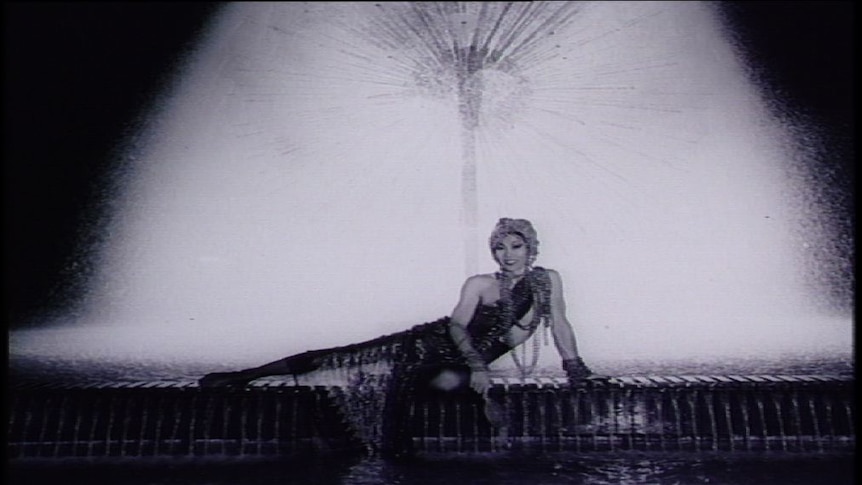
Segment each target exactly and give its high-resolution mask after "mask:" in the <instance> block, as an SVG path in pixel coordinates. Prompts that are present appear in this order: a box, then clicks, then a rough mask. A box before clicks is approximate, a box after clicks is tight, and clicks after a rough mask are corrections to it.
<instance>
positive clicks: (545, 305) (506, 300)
mask: <svg viewBox="0 0 862 485" xmlns="http://www.w3.org/2000/svg"><path fill="white" fill-rule="evenodd" d="M494 276H495V277H496V279H497V282H498V283H499V285H500V303H501V305H502V306H501V308H500V312H501V314H500V318H502V319H503V322H505V328H511V327H512V326H513V325H516V326H518V328H521V329H523V330H526V331H528V332H529V333H530V337H528V338H532V340H533V348H532V350H533V352H532V358H531V359H530V364H529V365H526V364H525V363H526V361H527V345H526V343H525V344H522V345H521V354H522V355H521V357H520V358H519V357H518V353H517V349H515V348H513V349H512V350H511V351H510V352H509V354H510V355H511V356H512V360H513V361H514V362H515V367H517V368H518V371H519V372H520V373H521V377H522V378H524V377H527V376H528V375H529V374H531V373H532V372H533V370H535V368H536V365H537V364H538V363H539V349H540V346H539V339H538V338H536V337H535V335H534V332H535V331H536V329H537V328H538V327H539V324H540V323H542V322H544V327H543V335H544V342H545V345H548V327H549V326H550V324H551V306H550V301H551V280H550V278H549V277H548V273H547V271H546V270H545V269H544V268H540V267H537V268H527V271H526V272H525V273H524V275H523V278H525V279H527V284H528V285H529V288H530V289H529V291H531V292H532V293H533V307H534V310H533V318H532V319H530V322H529V323H527V324H526V325H524V324H522V323H521V322H520V321H519V320H518V319H517V318H515V314H514V309H513V308H512V288H513V287H514V284H513V282H512V280H513V279H514V275H512V274H511V273H508V272H505V271H499V272H497V273H495V275H494Z"/></svg>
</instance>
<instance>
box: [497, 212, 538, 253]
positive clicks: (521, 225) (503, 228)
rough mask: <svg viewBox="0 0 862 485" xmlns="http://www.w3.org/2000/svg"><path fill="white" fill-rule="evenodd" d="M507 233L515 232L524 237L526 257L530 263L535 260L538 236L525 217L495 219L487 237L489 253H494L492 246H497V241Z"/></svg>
mask: <svg viewBox="0 0 862 485" xmlns="http://www.w3.org/2000/svg"><path fill="white" fill-rule="evenodd" d="M509 234H516V235H518V236H521V237H522V238H523V239H524V242H526V243H527V257H528V259H529V262H530V264H532V263H533V262H534V261H535V260H536V256H538V255H539V236H538V234H536V229H534V228H533V224H531V223H530V221H528V220H526V219H510V218H508V217H504V218H502V219H500V220H499V221H497V225H496V226H495V227H494V232H492V233H491V237H490V238H489V239H488V244H489V245H490V247H491V254H494V248H495V247H496V246H497V243H499V242H500V240H502V239H503V238H504V237H506V236H508V235H509Z"/></svg>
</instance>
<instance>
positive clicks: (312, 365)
mask: <svg viewBox="0 0 862 485" xmlns="http://www.w3.org/2000/svg"><path fill="white" fill-rule="evenodd" d="M527 276H529V277H524V278H522V279H521V280H519V281H518V282H517V283H516V284H515V285H514V286H513V288H512V289H511V291H510V292H509V293H508V294H507V298H501V300H500V301H498V302H496V303H494V304H479V305H477V308H476V310H475V312H474V314H473V317H472V318H471V319H470V322H469V323H468V325H467V333H468V335H469V336H470V339H471V343H472V346H473V348H474V349H475V350H476V351H477V352H478V353H479V354H480V355H481V357H482V359H483V360H484V361H485V362H486V363H489V364H490V363H491V362H493V361H495V360H496V359H498V358H499V357H500V356H502V355H504V354H505V353H507V352H508V351H509V350H511V347H510V345H509V343H508V334H509V331H510V330H511V328H512V326H513V325H514V324H516V322H518V321H519V320H520V319H521V318H523V317H524V315H526V314H527V312H528V311H529V310H530V308H532V307H534V306H536V307H537V309H538V311H537V312H535V314H536V315H540V314H541V315H547V313H548V308H549V306H548V305H549V304H548V301H547V300H548V297H547V295H548V291H547V290H545V291H540V290H541V289H542V288H545V289H547V288H549V283H548V280H547V278H548V277H547V273H546V271H545V270H544V269H542V268H534V269H532V270H531V272H530V273H529V274H528V275H527ZM534 303H535V305H534ZM451 324H452V321H451V319H450V318H449V317H443V318H440V319H438V320H435V321H433V322H429V323H424V324H421V325H416V326H414V327H412V328H411V329H409V330H406V331H402V332H398V333H394V334H390V335H384V336H382V337H378V338H376V339H373V340H369V341H366V342H362V343H357V344H352V345H347V346H342V347H335V348H331V349H324V350H317V351H311V352H306V353H303V354H298V355H296V356H294V357H291V358H288V359H287V361H286V362H287V364H288V366H289V367H290V368H291V369H292V370H293V371H294V372H293V373H296V374H300V373H306V372H312V371H317V370H326V369H338V370H339V371H340V372H342V373H345V372H346V373H347V374H348V375H349V376H348V379H347V384H346V385H342V386H339V387H338V388H337V389H334V390H333V393H334V396H333V397H334V398H335V399H336V402H337V403H338V404H339V405H341V406H342V408H343V414H344V415H345V416H346V417H347V418H348V420H350V421H351V422H353V426H352V427H353V428H354V429H353V432H354V434H355V435H356V437H357V438H358V439H359V440H361V441H362V442H364V443H365V445H366V446H367V447H368V448H369V449H373V450H376V451H383V452H384V453H385V452H393V451H396V452H397V451H399V450H403V449H404V448H405V447H409V438H410V437H409V433H408V429H407V428H408V426H409V423H407V422H406V416H405V409H407V407H408V406H407V405H408V403H409V401H410V400H411V399H414V398H415V397H416V395H417V394H418V393H423V392H430V389H429V386H428V383H429V381H430V379H432V378H434V377H435V376H437V375H438V374H439V373H440V371H442V370H444V369H448V370H451V371H454V372H456V373H458V374H460V375H461V376H462V377H463V379H462V384H463V385H462V390H463V389H466V384H467V383H468V379H466V377H468V376H469V367H468V365H467V361H466V359H465V358H464V356H463V355H462V353H461V351H460V350H459V349H458V347H457V346H456V345H455V342H454V341H453V340H452V337H451V336H450V333H449V326H450V325H451ZM534 329H535V326H534V327H533V330H534ZM381 363H383V364H384V366H385V372H377V373H374V372H369V371H368V370H367V369H369V368H376V369H380V365H381Z"/></svg>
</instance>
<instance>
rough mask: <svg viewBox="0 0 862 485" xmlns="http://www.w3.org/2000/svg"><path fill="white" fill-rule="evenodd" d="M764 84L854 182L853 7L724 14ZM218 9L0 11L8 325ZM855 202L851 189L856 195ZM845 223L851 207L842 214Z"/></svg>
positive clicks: (66, 244) (58, 267)
mask: <svg viewBox="0 0 862 485" xmlns="http://www.w3.org/2000/svg"><path fill="white" fill-rule="evenodd" d="M722 3H723V5H724V6H725V8H724V11H725V12H726V13H727V16H728V17H727V18H728V19H729V21H730V22H731V24H732V26H733V29H734V31H736V32H737V33H738V35H739V40H740V41H741V42H742V45H743V46H744V48H745V49H746V51H747V52H748V54H749V55H750V56H751V58H752V59H753V60H754V61H756V65H757V66H758V72H759V75H760V76H761V77H762V78H764V79H765V80H766V81H768V82H769V86H770V88H771V89H774V90H775V92H776V93H779V94H780V96H781V97H782V98H783V99H784V100H785V101H787V102H789V103H790V105H791V106H792V107H793V108H794V109H795V110H798V111H799V112H800V113H804V114H805V116H807V117H809V118H810V119H811V120H814V121H815V122H816V123H817V124H818V125H819V126H822V127H823V128H824V129H825V130H826V133H827V136H828V137H829V139H830V140H831V143H833V144H834V146H835V147H836V151H837V152H838V153H840V154H841V155H840V156H839V157H837V158H835V159H831V160H830V161H827V162H824V163H831V164H833V166H832V167H831V168H832V169H834V170H837V172H836V173H838V174H839V177H843V178H850V177H852V162H851V160H852V135H853V133H854V130H853V124H854V116H855V99H854V97H855V93H854V90H853V84H854V83H853V61H854V55H853V54H854V49H853V47H854V45H855V43H854V32H853V27H854V26H855V12H854V8H853V6H852V2H829V1H811V2H780V1H778V2H776V1H769V2H722ZM217 7H218V4H215V3H183V2H129V3H123V2H92V3H90V2H73V3H63V2H59V3H54V2H52V3H45V2H7V3H4V6H3V10H4V19H3V23H4V68H3V86H4V90H3V101H4V102H3V110H4V135H5V136H4V153H3V165H4V169H3V172H4V173H3V175H4V179H3V192H4V194H3V195H4V220H3V238H4V248H3V253H4V257H3V264H4V267H3V273H4V288H3V292H4V295H3V296H4V303H5V316H6V321H7V324H13V325H17V324H18V323H19V322H21V321H24V320H25V319H26V317H28V316H30V315H32V314H33V313H34V312H37V311H40V310H44V309H46V308H50V307H51V306H52V305H60V304H62V302H63V300H64V299H65V298H67V297H69V296H70V294H68V293H64V292H63V291H59V290H62V289H64V288H65V289H66V290H69V289H74V288H73V287H70V286H69V285H68V281H69V280H67V279H66V278H67V277H68V276H70V275H74V273H75V271H76V270H75V269H73V268H72V266H70V265H71V263H72V262H73V261H75V260H77V259H80V254H77V253H76V251H75V249H76V246H77V245H78V243H79V242H80V241H81V240H82V238H83V237H86V234H85V233H86V231H85V230H84V229H86V221H88V220H92V219H93V217H94V216H93V214H94V211H96V212H98V209H99V201H100V200H101V198H100V195H99V194H100V192H101V191H102V190H103V189H104V184H105V182H106V180H105V177H104V174H105V173H106V170H107V169H108V168H110V166H111V160H112V159H113V155H114V154H113V152H112V150H115V149H117V148H118V144H119V143H120V142H121V140H122V139H123V137H124V136H126V135H129V134H131V133H132V132H133V131H134V129H135V127H136V122H137V120H138V119H139V118H140V116H141V115H142V113H143V111H144V110H145V109H146V108H147V106H148V105H149V103H150V102H151V101H152V99H153V97H154V96H155V95H156V94H158V93H159V90H160V89H159V88H160V87H161V86H162V85H163V83H164V81H165V79H167V76H168V75H169V74H170V72H171V71H172V68H173V67H174V66H175V65H176V63H177V62H178V60H179V58H180V56H181V54H182V52H184V51H185V50H186V49H188V48H189V47H190V46H191V45H192V44H191V43H192V42H193V41H194V40H195V38H196V35H197V34H199V33H200V29H201V28H202V27H203V26H204V25H205V22H206V20H207V18H209V16H210V15H212V13H213V12H214V11H216V9H217ZM848 187H849V188H848V189H847V190H851V191H852V184H848ZM846 210H847V211H850V210H851V209H850V208H849V207H848V208H847V209H846Z"/></svg>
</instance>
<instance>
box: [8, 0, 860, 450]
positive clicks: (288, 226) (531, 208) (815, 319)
mask: <svg viewBox="0 0 862 485" xmlns="http://www.w3.org/2000/svg"><path fill="white" fill-rule="evenodd" d="M794 129H798V127H788V126H786V125H785V124H783V121H782V120H780V119H778V118H777V117H776V116H775V115H774V113H772V112H770V110H769V103H768V102H767V100H765V99H764V98H763V96H762V94H761V93H760V92H759V91H758V89H757V86H756V85H754V84H753V83H752V82H751V80H750V79H749V78H748V77H747V72H746V66H745V65H744V64H743V63H742V62H741V61H740V60H739V58H738V56H737V53H736V51H735V50H734V46H733V44H732V42H730V41H729V40H728V38H727V37H726V32H725V31H724V30H723V28H722V26H721V24H720V22H719V19H718V16H717V14H716V11H715V10H714V7H713V6H711V4H706V3H695V2H684V3H677V2H668V3H663V2H658V3H654V2H595V3H593V2H587V3H580V2H562V3H560V2H548V3H544V2H524V3H495V2H492V3H487V2H444V3H416V2H406V3H380V4H374V3H365V2H357V3H350V2H347V3H335V4H333V3H322V4H317V3H294V2H287V3H273V4H266V3H252V4H243V3H237V4H228V5H226V6H225V7H224V10H223V11H222V12H221V13H220V15H219V16H218V17H217V18H216V20H215V21H214V23H213V24H212V26H211V28H210V30H209V31H208V33H207V35H206V36H205V37H204V38H203V39H201V43H200V47H199V49H198V51H197V52H196V54H195V56H193V57H192V58H191V59H190V62H189V64H188V65H187V66H186V67H185V68H184V70H182V72H179V73H178V74H177V77H176V80H175V82H174V83H173V84H172V85H171V86H170V89H169V90H168V91H167V92H166V93H165V96H164V98H163V99H162V100H161V104H160V105H159V106H157V107H156V109H154V115H153V117H152V119H151V120H150V123H149V125H148V127H147V129H146V130H145V131H144V132H142V133H140V134H139V143H138V144H137V145H136V146H134V147H132V148H130V149H129V151H128V153H127V154H126V155H125V156H126V160H124V161H123V163H124V164H125V165H124V167H126V168H128V169H129V170H125V171H124V172H123V173H124V174H125V175H124V177H125V178H122V179H118V180H117V184H118V186H122V187H123V188H124V194H123V199H122V200H121V201H115V203H116V205H117V206H118V207H119V209H118V212H117V214H116V215H115V217H114V219H113V221H112V223H111V224H110V227H108V228H106V233H107V234H108V235H107V236H106V239H105V242H104V246H103V247H102V248H101V252H100V253H99V258H100V264H101V271H100V272H99V274H98V275H97V276H96V277H95V278H94V280H93V281H91V282H90V285H89V291H88V294H87V295H86V297H85V298H84V299H83V300H82V301H81V302H80V306H79V307H78V308H77V309H76V311H75V312H70V315H72V316H70V317H69V318H68V319H65V320H69V321H62V320H64V319H61V321H57V322H53V323H54V325H52V326H50V327H48V328H40V329H37V330H26V331H19V332H14V333H13V334H12V336H11V340H12V341H11V344H12V345H11V353H12V356H13V358H21V359H34V360H39V359H45V358H48V357H50V358H51V359H56V360H57V361H59V362H60V363H61V365H64V366H71V367H70V368H73V369H74V368H75V365H77V363H81V362H84V363H85V364H86V365H92V364H93V363H94V362H95V363H96V364H97V367H110V366H117V367H123V368H125V367H124V366H129V367H138V368H140V367H141V366H138V365H135V364H139V363H146V365H143V366H142V367H143V368H144V370H143V371H138V372H142V373H143V374H146V373H147V372H148V370H147V366H148V365H150V364H152V363H154V362H155V363H161V364H164V365H165V366H166V367H167V368H168V370H169V371H171V370H173V371H176V372H177V375H176V376H175V378H174V379H173V381H172V382H164V381H163V379H162V378H163V377H164V375H158V376H155V377H154V376H153V375H149V376H147V375H131V376H125V377H126V378H127V379H131V378H138V379H139V380H140V382H147V381H148V382H149V384H145V385H144V384H140V383H126V384H122V383H121V384H116V383H115V384H112V385H111V384H109V385H105V384H100V385H99V386H102V387H103V389H102V390H100V391H99V392H80V393H79V392H78V391H81V390H82V389H72V390H70V391H69V392H71V394H63V393H55V392H54V391H52V390H51V389H50V388H46V389H42V391H40V392H31V391H29V390H26V389H24V390H22V391H21V394H20V396H19V397H17V400H16V403H17V407H15V408H14V409H13V414H12V418H13V419H14V421H13V424H14V426H13V436H14V437H15V439H16V440H13V442H14V445H13V446H14V447H15V448H14V452H15V453H17V454H18V455H20V456H44V455H54V456H60V455H65V454H72V455H84V456H97V455H104V456H127V455H132V456H141V455H161V454H167V455H188V456H198V455H206V454H226V455H261V454H279V453H281V452H284V451H285V450H287V449H294V448H296V447H309V446H312V447H319V446H342V445H343V446H350V445H355V444H356V443H355V442H357V441H358V442H367V441H373V439H372V438H368V437H369V436H379V434H380V433H381V431H380V430H375V429H362V428H361V426H358V425H357V423H356V422H354V421H355V420H354V421H351V419H350V416H346V415H343V412H342V411H343V409H344V407H342V408H340V409H336V408H335V407H333V402H337V401H338V399H339V397H338V395H337V393H338V391H337V390H336V389H335V388H333V387H331V386H329V387H327V386H321V385H316V384H313V383H298V384H297V383H286V382H277V383H275V384H273V385H263V386H260V387H255V388H254V390H253V391H249V392H245V393H243V392H240V393H225V394H210V393H206V392H199V391H200V390H198V389H197V388H196V387H195V386H194V385H193V384H192V380H193V378H192V377H191V374H194V372H196V370H195V371H189V370H188V369H189V367H188V366H189V365H194V366H197V367H195V369H201V368H204V367H206V366H211V367H210V369H208V370H212V369H211V368H212V367H215V366H225V367H237V366H248V365H253V364H258V363H260V362H265V361H269V360H273V359H275V358H279V357H282V356H284V355H287V354H291V353H296V352H301V351H304V350H308V349H310V348H319V347H330V346H333V345H342V344H348V343H352V342H355V341H358V340H365V339H369V338H372V337H376V336H378V335H380V334H385V333H390V332H394V331H398V330H402V329H404V328H407V327H408V326H411V325H413V324H416V323H420V322H423V321H429V320H432V319H434V318H436V317H438V316H442V315H445V314H448V312H449V311H450V310H451V306H452V305H453V304H454V301H455V298H456V297H457V294H458V289H459V287H460V284H461V282H462V281H463V278H464V275H465V273H467V274H472V273H474V272H477V271H482V272H485V271H493V270H494V268H493V262H492V261H491V260H490V258H489V257H487V253H485V250H484V249H483V242H482V239H481V238H480V237H479V231H480V230H481V229H482V228H487V229H490V228H491V227H492V226H493V223H494V222H495V221H496V220H497V218H499V217H503V216H515V217H526V218H529V219H531V220H532V221H533V222H534V223H535V224H536V226H537V228H538V230H539V232H540V237H541V239H542V247H541V256H540V261H539V262H540V264H542V265H546V266H548V267H553V268H555V269H558V270H560V272H561V273H562V275H563V277H564V281H565V290H566V299H567V301H568V303H569V313H570V319H571V320H572V321H573V323H574V325H575V329H576V332H577V334H578V337H579V339H580V346H581V349H582V353H583V355H584V357H585V358H586V359H587V360H588V361H590V362H595V363H596V364H595V367H596V368H597V369H598V370H599V371H602V370H603V368H607V369H612V368H613V365H614V363H615V362H619V361H625V360H626V359H632V358H640V359H649V360H651V361H667V362H671V361H675V360H676V361H679V360H682V361H685V360H686V359H689V360H691V359H695V361H697V362H703V361H704V360H706V361H711V362H715V361H722V360H728V359H744V358H752V357H758V358H767V359H774V360H778V361H780V360H781V359H782V358H785V356H786V355H803V356H804V355H814V356H824V355H825V356H833V355H839V356H848V355H849V354H850V351H851V341H852V339H851V334H852V322H851V318H850V316H849V315H846V314H845V313H844V312H841V311H836V310H834V309H833V308H829V307H824V305H821V304H820V301H821V300H822V299H823V298H822V294H823V293H822V291H823V290H824V289H823V288H819V287H817V285H812V284H811V283H810V281H812V280H816V278H813V277H812V275H811V274H808V273H806V272H804V271H801V270H799V268H805V267H807V266H806V264H805V263H804V262H805V258H806V250H807V249H808V248H811V247H814V246H818V245H822V244H823V241H824V240H826V239H828V238H830V237H831V235H830V234H828V233H817V232H811V231H810V230H809V229H808V228H810V227H812V225H811V224H806V222H807V219H805V217H818V214H820V213H821V212H822V211H823V208H822V207H818V206H816V205H806V204H809V202H808V201H809V200H810V199H809V198H806V197H804V196H802V195H799V193H797V192H796V191H797V190H803V191H804V190H805V181H804V180H799V178H798V174H799V171H798V170H797V168H798V167H796V166H795V165H792V163H791V161H793V163H796V162H797V161H798V160H799V159H800V157H802V155H800V153H797V152H796V151H795V149H796V146H795V145H794V144H793V143H788V136H789V133H795V132H794V131H792V130H794ZM789 160H790V161H789ZM800 188H801V189H800ZM801 205H803V206H805V211H804V212H805V213H806V214H814V216H809V215H802V216H800V215H799V213H798V212H799V211H798V210H797V209H798V208H799V207H800V206H801ZM814 226H816V225H814ZM800 262H802V263H800ZM551 354H553V352H544V355H543V356H542V359H543V361H542V362H543V364H544V365H546V366H551V367H555V366H556V367H558V362H557V358H556V357H554V356H553V355H551ZM70 363H71V364H70ZM85 367H86V366H85ZM496 370H500V371H503V370H505V366H504V364H500V367H498V368H497V369H496ZM183 377H190V379H189V380H188V382H183V381H182V380H181V379H182V378H183ZM638 377H639V376H637V375H634V376H630V377H618V378H617V380H616V381H613V382H612V383H611V384H610V385H609V386H606V387H597V388H594V389H593V388H590V389H589V393H588V394H583V393H580V392H576V391H571V390H569V389H568V388H566V387H565V386H563V385H562V384H561V383H559V382H555V381H553V380H551V381H548V382H542V383H541V385H539V384H537V383H533V385H531V384H530V382H526V381H525V382H521V381H518V382H508V381H505V378H499V379H504V380H498V381H497V386H496V387H495V389H496V390H497V392H500V393H501V394H500V396H501V398H502V399H504V400H505V402H506V403H507V409H508V410H509V411H510V412H511V413H512V414H511V415H510V422H509V425H508V428H507V430H506V433H508V436H509V437H511V438H512V439H513V440H514V442H515V444H516V445H518V446H524V447H527V448H530V447H533V446H537V447H539V448H541V449H547V448H554V447H556V448H558V449H570V448H573V449H576V450H578V451H580V450H581V449H584V450H610V451H615V450H618V449H652V448H653V447H654V446H656V443H657V444H658V447H659V448H661V449H662V450H664V449H677V450H694V451H706V450H718V449H731V450H740V449H749V450H751V449H755V450H761V449H765V450H770V449H775V448H778V449H782V450H787V449H790V448H793V447H796V448H799V449H807V447H816V448H817V449H821V450H822V449H845V448H847V447H848V446H852V444H853V437H852V431H851V430H852V426H851V427H850V428H848V427H847V423H848V422H852V413H851V411H850V409H851V398H850V397H848V394H847V392H846V383H847V379H846V378H844V377H829V378H823V379H821V380H820V381H818V380H817V379H818V378H817V377H809V376H801V377H800V376H791V377H788V378H782V377H780V376H779V377H775V374H774V373H752V374H751V375H750V376H748V377H742V378H739V379H736V378H733V377H730V376H726V375H724V374H722V375H719V374H717V373H716V374H715V375H713V376H707V377H706V378H701V377H698V376H691V375H687V374H684V373H683V375H680V373H679V372H677V373H670V374H667V375H663V376H658V377H649V378H648V377H643V376H640V378H641V380H638ZM177 379H180V381H177ZM549 379H550V378H549ZM627 379H632V380H627ZM773 379H777V381H778V382H777V383H772V382H771V380H773ZM806 379H814V383H811V382H808V381H806ZM121 380H122V379H121ZM537 382H538V381H537ZM806 383H807V384H808V385H809V387H810V388H811V389H813V391H811V393H806V392H805V389H807V388H805V387H804V384H806ZM740 384H744V385H743V386H740ZM773 384H774V385H773ZM87 386H90V384H87ZM87 386H85V387H84V389H90V387H87ZM96 387H98V386H96ZM787 389H794V390H795V392H798V393H800V395H801V396H803V397H793V398H789V399H785V397H786V396H785V393H786V392H787ZM836 389H837V390H836ZM46 396H47V397H46ZM142 396H148V397H147V399H148V400H147V405H144V404H142V403H141V401H140V399H141V397H142ZM57 399H62V400H63V402H65V403H66V404H65V405H63V406H60V407H59V408H57V407H56V406H55V403H56V402H57V401H56V400H57ZM70 402H71V403H74V404H71V406H72V407H70V404H69V403H70ZM341 404H342V405H343V406H346V405H347V404H345V403H341ZM806 404H807V409H808V411H809V412H808V413H807V415H806V414H805V412H804V410H805V409H806ZM475 406H476V403H470V402H462V401H457V400H456V401H452V402H450V401H446V400H444V401H440V402H437V401H435V402H428V403H418V404H417V407H416V408H415V409H414V412H413V416H414V418H415V419H416V420H417V426H424V428H422V429H423V431H422V433H421V434H420V436H419V437H418V439H419V440H420V441H418V442H417V446H419V447H420V448H422V449H424V450H428V451H431V450H436V451H445V450H451V449H453V448H452V447H453V446H454V447H455V449H458V450H465V449H475V450H489V449H499V447H501V446H503V445H501V444H500V441H495V440H499V438H500V435H499V434H496V432H495V431H494V430H491V429H489V428H488V427H487V423H484V422H483V421H481V419H478V418H477V416H479V413H478V411H477V410H476V407H475ZM55 409H59V410H61V412H60V413H59V414H57V411H55ZM71 409H74V410H77V411H74V412H73V411H70V410H71ZM843 410H846V412H845V413H844V414H841V413H842V411H843ZM339 412H342V415H340V414H339ZM803 416H805V418H804V419H803V418H802V417H803ZM806 420H810V421H806ZM808 422H810V423H811V427H810V428H809V427H808V426H807V423H808ZM268 423H278V428H275V429H271V428H270V426H269V425H268ZM740 423H741V424H740ZM345 427H346V428H348V429H350V430H351V433H347V434H345V433H344V432H343V430H344V428H345ZM414 438H416V437H414ZM503 441H504V442H505V440H503ZM327 443H328V444H327ZM495 447H496V448H495Z"/></svg>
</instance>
